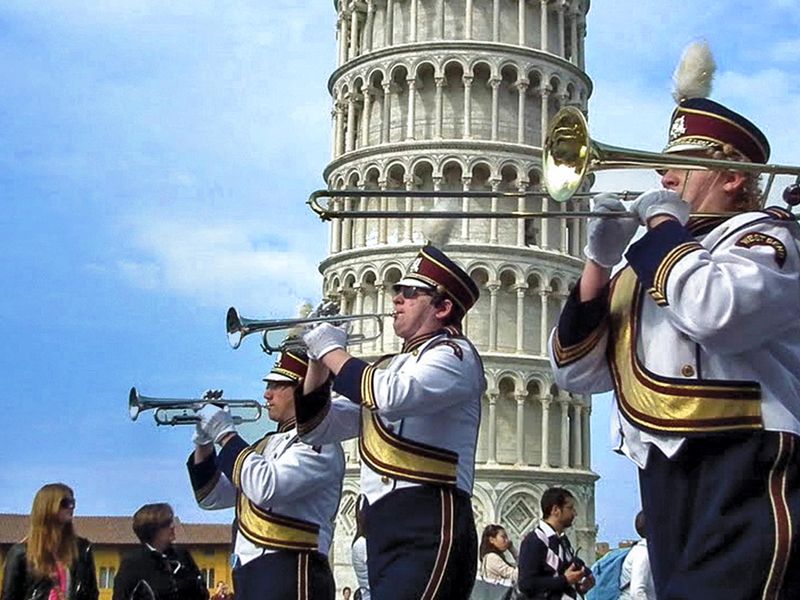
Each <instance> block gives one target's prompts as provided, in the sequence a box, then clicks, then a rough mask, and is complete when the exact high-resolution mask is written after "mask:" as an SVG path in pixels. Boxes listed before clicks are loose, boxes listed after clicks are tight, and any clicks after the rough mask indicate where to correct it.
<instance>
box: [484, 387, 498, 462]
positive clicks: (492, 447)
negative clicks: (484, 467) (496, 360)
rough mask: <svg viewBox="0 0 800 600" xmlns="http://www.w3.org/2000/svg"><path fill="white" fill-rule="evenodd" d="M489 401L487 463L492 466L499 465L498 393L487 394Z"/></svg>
mask: <svg viewBox="0 0 800 600" xmlns="http://www.w3.org/2000/svg"><path fill="white" fill-rule="evenodd" d="M487 397H488V399H489V452H488V454H489V457H488V460H487V461H486V462H487V463H488V464H490V465H496V464H497V397H498V393H497V392H490V393H488V394H487Z"/></svg>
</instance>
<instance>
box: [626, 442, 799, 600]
mask: <svg viewBox="0 0 800 600" xmlns="http://www.w3.org/2000/svg"><path fill="white" fill-rule="evenodd" d="M799 447H800V439H799V438H797V437H796V436H793V435H790V434H787V433H778V432H769V431H762V432H757V433H746V434H728V435H717V436H712V437H703V438H693V439H689V440H687V442H686V443H685V445H684V447H683V448H681V450H680V451H679V452H678V454H677V456H675V457H673V458H672V459H668V458H666V457H665V456H664V455H663V454H662V453H661V452H660V451H659V450H657V449H656V448H653V449H651V451H650V455H649V458H648V462H647V466H646V468H645V469H643V470H640V471H639V480H640V487H641V495H642V508H643V510H644V512H645V517H646V521H647V545H648V549H649V553H650V565H651V568H652V570H653V579H654V581H655V585H656V595H657V597H658V599H659V600H684V599H695V598H696V599H698V600H700V599H702V600H717V599H719V600H737V599H741V600H753V599H757V598H765V599H770V600H772V599H787V600H788V599H790V598H791V599H793V598H800V546H798V539H799V538H800V473H799V472H798V463H799V462H800V461H798V449H799Z"/></svg>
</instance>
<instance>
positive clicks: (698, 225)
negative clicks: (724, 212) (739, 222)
mask: <svg viewBox="0 0 800 600" xmlns="http://www.w3.org/2000/svg"><path fill="white" fill-rule="evenodd" d="M732 216H733V215H730V216H720V217H693V218H690V219H689V222H688V223H686V229H688V230H689V233H691V234H692V235H693V236H694V237H702V236H704V235H706V234H707V233H709V232H711V231H712V230H713V229H716V228H717V227H719V226H720V225H722V224H723V223H724V222H725V221H727V220H728V219H730V218H731V217H732Z"/></svg>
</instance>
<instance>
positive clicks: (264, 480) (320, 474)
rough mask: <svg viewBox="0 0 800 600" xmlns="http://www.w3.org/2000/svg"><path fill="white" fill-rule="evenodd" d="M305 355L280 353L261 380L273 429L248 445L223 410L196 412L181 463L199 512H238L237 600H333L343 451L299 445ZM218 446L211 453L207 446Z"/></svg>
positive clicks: (211, 407) (235, 551)
mask: <svg viewBox="0 0 800 600" xmlns="http://www.w3.org/2000/svg"><path fill="white" fill-rule="evenodd" d="M307 369H308V359H307V357H306V356H305V354H304V353H302V352H300V351H296V350H292V351H284V352H283V353H282V354H281V356H280V360H278V362H277V363H276V364H275V366H274V367H273V369H272V370H271V371H270V372H269V374H268V375H267V376H266V377H265V378H264V381H265V382H266V384H267V387H266V390H265V392H264V399H265V400H266V406H267V411H268V414H269V418H270V419H271V420H273V421H275V422H276V423H277V430H276V431H274V432H271V433H268V434H267V435H266V436H264V437H263V438H262V439H261V440H259V441H258V442H256V443H255V444H253V445H250V444H248V443H247V442H245V441H244V440H243V439H242V438H241V437H239V435H238V434H237V433H236V428H235V427H234V424H233V421H232V418H231V416H230V414H229V413H228V411H225V410H222V409H220V408H217V407H216V406H214V405H212V404H207V405H206V406H205V407H203V408H202V409H200V410H199V411H198V413H199V415H200V417H201V422H200V423H198V425H197V428H196V431H195V434H194V437H193V441H194V444H195V450H194V452H193V453H192V455H191V456H190V457H189V460H188V462H187V467H188V469H189V477H190V479H191V483H192V488H193V489H194V493H195V497H196V498H197V502H198V504H199V505H200V507H201V508H205V509H208V510H215V509H221V508H229V507H231V506H235V507H236V523H235V525H236V527H235V535H234V544H233V556H232V564H233V582H234V588H235V593H236V598H237V600H263V598H267V597H269V598H275V599H276V600H305V599H309V598H313V599H317V598H319V599H321V600H333V599H334V595H335V591H336V590H335V585H334V580H333V575H332V573H331V569H330V566H329V564H328V551H329V549H330V546H331V541H332V536H333V525H334V521H335V518H336V512H337V510H338V508H339V499H340V496H341V490H342V479H343V478H344V454H343V452H342V449H341V446H340V445H339V444H338V443H337V444H326V445H321V446H311V445H308V444H305V443H303V442H302V441H300V438H299V437H298V434H297V426H296V419H295V404H294V395H295V391H296V390H297V389H298V388H299V387H301V386H302V380H303V378H304V377H305V375H306V371H307ZM215 442H216V443H217V444H218V445H219V446H220V451H219V453H217V452H215V450H214V443H215Z"/></svg>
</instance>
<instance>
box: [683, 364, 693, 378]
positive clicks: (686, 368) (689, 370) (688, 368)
mask: <svg viewBox="0 0 800 600" xmlns="http://www.w3.org/2000/svg"><path fill="white" fill-rule="evenodd" d="M681 375H683V376H684V377H694V367H693V366H692V365H683V366H682V367H681Z"/></svg>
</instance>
